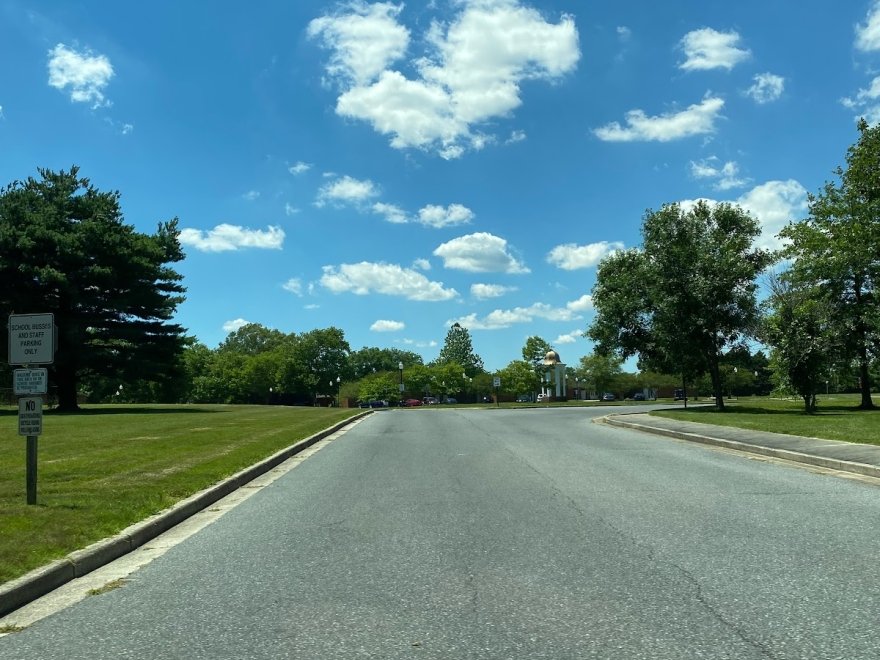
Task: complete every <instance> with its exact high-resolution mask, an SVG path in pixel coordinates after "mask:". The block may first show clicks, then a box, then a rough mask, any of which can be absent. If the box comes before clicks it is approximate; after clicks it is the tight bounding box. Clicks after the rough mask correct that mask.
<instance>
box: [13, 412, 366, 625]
mask: <svg viewBox="0 0 880 660" xmlns="http://www.w3.org/2000/svg"><path fill="white" fill-rule="evenodd" d="M372 413H373V411H372V410H369V411H366V412H362V413H358V414H357V415H354V416H352V417H349V418H348V419H345V420H343V421H341V422H337V423H336V424H334V425H333V426H330V427H328V428H326V429H324V430H323V431H319V432H318V433H315V434H314V435H311V436H309V437H308V438H304V439H303V440H300V441H299V442H297V443H296V444H294V445H291V446H290V447H287V448H286V449H282V450H281V451H279V452H277V453H275V454H273V455H272V456H269V457H268V458H266V459H264V460H262V461H260V462H259V463H257V464H255V465H252V466H250V467H247V468H245V469H243V470H241V471H239V472H236V473H235V474H233V475H232V476H231V477H228V478H226V479H224V480H223V481H221V482H219V483H216V484H214V485H213V486H210V487H209V488H206V489H205V490H203V491H201V492H198V493H196V494H194V495H191V496H190V497H187V498H186V499H183V500H181V501H180V502H178V503H177V504H175V505H173V506H172V507H171V508H169V509H166V510H165V511H162V512H161V513H157V514H156V515H154V516H150V517H149V518H146V519H145V520H142V521H140V522H137V523H135V524H133V525H131V526H130V527H126V528H125V529H123V530H122V531H121V532H119V534H117V535H116V536H113V537H110V538H106V539H102V540H101V541H98V542H96V543H93V544H91V545H89V546H86V547H85V548H83V549H82V550H77V551H76V552H72V553H70V554H69V555H67V556H66V557H64V558H63V559H58V560H56V561H54V562H52V563H50V564H46V565H45V566H41V567H40V568H37V569H34V570H33V571H31V572H30V573H26V574H25V575H22V576H21V577H19V578H16V579H14V580H10V581H9V582H5V583H4V584H0V616H5V615H6V614H9V613H10V612H13V611H14V610H17V609H18V608H19V607H21V606H22V605H26V604H27V603H30V602H31V601H33V600H36V599H37V598H39V597H40V596H44V595H46V594H47V593H49V592H50V591H53V590H55V589H57V588H58V587H60V586H61V585H63V584H65V583H67V582H70V581H71V580H74V579H76V578H78V577H82V576H83V575H85V574H87V573H90V572H91V571H93V570H95V569H96V568H100V567H101V566H104V565H105V564H108V563H110V562H111V561H113V560H114V559H118V558H119V557H121V556H122V555H124V554H126V553H129V552H131V551H132V550H134V549H135V548H138V547H140V546H142V545H144V544H145V543H147V542H148V541H151V540H152V539H154V538H156V537H157V536H159V534H162V533H163V532H166V531H168V530H169V529H171V528H172V527H174V526H175V525H177V524H178V523H180V522H182V521H184V520H186V519H187V518H189V517H190V516H192V515H193V514H196V513H198V512H199V511H201V510H203V509H206V508H208V507H209V506H211V505H212V504H213V503H214V502H216V501H218V500H220V499H222V498H224V497H226V496H227V495H229V494H230V493H231V492H233V491H235V490H237V489H238V488H241V487H242V486H243V485H245V484H246V483H248V482H250V481H253V480H254V479H256V478H257V477H259V476H260V475H262V474H265V473H266V472H268V471H269V470H272V469H273V468H275V467H277V466H278V465H280V464H281V463H283V462H284V461H286V460H287V459H288V458H290V457H291V456H295V455H296V454H298V453H299V452H301V451H303V450H304V449H308V448H309V447H311V446H312V445H314V444H315V443H317V442H319V441H320V440H323V439H324V438H326V437H327V436H329V435H332V434H334V433H336V432H337V431H339V430H340V429H342V428H344V427H346V426H348V425H349V424H351V423H352V422H354V421H356V420H359V419H362V418H363V417H365V416H367V415H370V414H372Z"/></svg>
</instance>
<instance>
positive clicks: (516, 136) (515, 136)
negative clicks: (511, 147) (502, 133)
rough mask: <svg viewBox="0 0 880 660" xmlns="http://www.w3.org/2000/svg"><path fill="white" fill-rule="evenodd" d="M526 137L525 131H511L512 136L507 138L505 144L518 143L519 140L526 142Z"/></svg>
mask: <svg viewBox="0 0 880 660" xmlns="http://www.w3.org/2000/svg"><path fill="white" fill-rule="evenodd" d="M526 138H527V136H526V132H525V131H511V133H510V137H509V138H507V140H505V142H504V144H516V143H517V142H524V141H525V140H526Z"/></svg>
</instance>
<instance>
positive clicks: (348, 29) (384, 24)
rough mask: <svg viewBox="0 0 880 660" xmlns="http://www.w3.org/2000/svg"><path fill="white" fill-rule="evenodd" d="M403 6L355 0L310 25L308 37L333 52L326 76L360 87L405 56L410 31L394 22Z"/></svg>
mask: <svg viewBox="0 0 880 660" xmlns="http://www.w3.org/2000/svg"><path fill="white" fill-rule="evenodd" d="M402 10H403V4H399V5H395V4H393V3H390V2H377V3H374V4H367V3H366V2H363V1H362V0H355V1H354V2H351V3H349V4H346V5H344V6H343V10H341V11H339V12H338V13H336V14H333V15H332V16H322V17H320V18H316V19H314V20H313V21H312V22H310V23H309V26H308V35H309V36H310V37H312V38H316V39H320V40H321V44H322V45H323V46H324V47H325V48H327V49H328V50H330V51H331V52H332V54H331V56H330V63H329V64H328V65H327V73H329V74H330V75H331V76H334V77H338V78H341V79H343V80H344V82H346V83H353V84H355V85H363V84H366V83H369V82H370V81H371V80H373V79H375V77H376V76H377V75H379V74H380V73H381V72H382V71H384V70H385V68H386V67H387V66H388V65H389V64H391V63H392V62H395V61H397V60H399V59H401V58H402V57H403V56H404V55H405V54H406V49H407V47H408V46H409V40H410V36H409V30H407V29H406V28H405V27H404V26H403V25H401V24H400V23H398V22H397V17H398V15H399V14H400V12H401V11H402Z"/></svg>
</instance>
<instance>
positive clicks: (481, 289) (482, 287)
mask: <svg viewBox="0 0 880 660" xmlns="http://www.w3.org/2000/svg"><path fill="white" fill-rule="evenodd" d="M511 291H516V287H515V286H503V285H501V284H471V295H472V296H473V297H474V298H476V299H477V300H488V299H489V298H500V297H501V296H503V295H504V294H506V293H510V292H511Z"/></svg>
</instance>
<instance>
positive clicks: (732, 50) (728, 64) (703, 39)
mask: <svg viewBox="0 0 880 660" xmlns="http://www.w3.org/2000/svg"><path fill="white" fill-rule="evenodd" d="M739 40H740V36H739V34H738V33H736V32H718V31H717V30H713V29H712V28H702V29H700V30H694V31H692V32H688V33H687V34H686V35H684V37H682V39H681V42H680V44H679V45H680V46H681V48H682V50H684V55H685V58H686V59H685V61H684V62H682V63H681V64H679V68H681V69H684V70H685V71H705V70H708V69H727V70H728V71H730V70H731V69H732V68H733V67H735V66H736V65H737V64H739V63H740V62H742V61H743V60H746V59H748V58H749V56H750V55H751V53H750V52H749V51H748V50H743V49H741V48H737V47H736V46H737V44H738V43H739Z"/></svg>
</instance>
